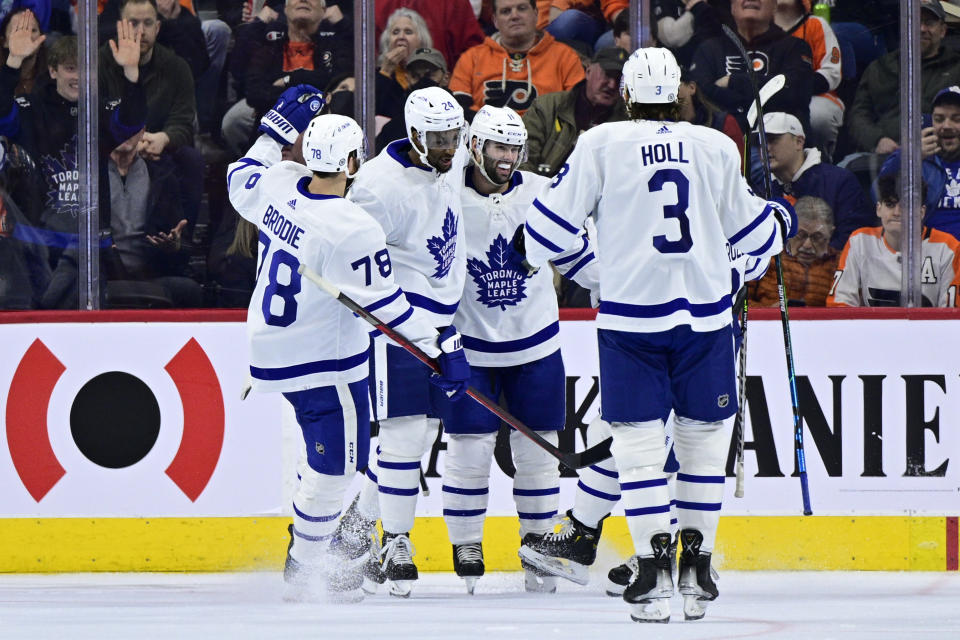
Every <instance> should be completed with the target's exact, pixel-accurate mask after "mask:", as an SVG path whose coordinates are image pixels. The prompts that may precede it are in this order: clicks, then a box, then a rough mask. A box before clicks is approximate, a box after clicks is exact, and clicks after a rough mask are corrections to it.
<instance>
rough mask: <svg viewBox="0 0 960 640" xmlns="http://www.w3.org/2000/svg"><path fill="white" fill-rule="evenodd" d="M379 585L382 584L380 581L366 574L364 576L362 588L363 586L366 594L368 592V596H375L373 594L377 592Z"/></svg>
mask: <svg viewBox="0 0 960 640" xmlns="http://www.w3.org/2000/svg"><path fill="white" fill-rule="evenodd" d="M379 586H380V583H379V582H377V581H376V580H371V579H370V578H368V577H366V576H364V577H363V584H362V585H361V586H360V588H361V589H362V590H363V592H364V593H365V594H367V595H368V596H373V595H376V593H377V588H378V587H379Z"/></svg>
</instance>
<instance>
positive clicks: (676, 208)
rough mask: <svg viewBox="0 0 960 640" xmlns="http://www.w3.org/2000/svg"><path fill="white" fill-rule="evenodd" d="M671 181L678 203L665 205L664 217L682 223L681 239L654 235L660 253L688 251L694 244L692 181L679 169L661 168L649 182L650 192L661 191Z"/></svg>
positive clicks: (656, 247) (654, 243) (654, 244)
mask: <svg viewBox="0 0 960 640" xmlns="http://www.w3.org/2000/svg"><path fill="white" fill-rule="evenodd" d="M667 183H671V184H673V185H674V186H675V187H676V189H677V202H676V204H667V205H664V206H663V217H664V218H674V219H675V220H676V221H677V223H679V225H680V239H679V240H667V236H666V235H659V236H653V246H654V248H655V249H656V250H657V251H659V252H660V253H686V252H687V251H690V247H692V246H693V238H691V237H690V219H689V218H687V207H688V206H690V181H689V180H687V176H685V175H683V172H682V171H680V170H679V169H660V170H658V171H657V172H656V173H654V174H653V176H652V177H651V178H650V181H649V182H647V188H648V189H649V190H650V193H654V192H656V191H661V190H662V189H663V185H665V184H667Z"/></svg>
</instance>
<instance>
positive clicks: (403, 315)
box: [387, 307, 413, 329]
mask: <svg viewBox="0 0 960 640" xmlns="http://www.w3.org/2000/svg"><path fill="white" fill-rule="evenodd" d="M412 315H413V307H407V310H406V311H404V312H403V313H401V314H400V315H399V316H397V317H396V318H394V319H393V320H391V321H390V322H388V323H387V326H388V327H390V328H391V329H396V328H397V327H399V326H400V325H402V324H403V323H404V322H406V321H407V320H409V319H410V316H412Z"/></svg>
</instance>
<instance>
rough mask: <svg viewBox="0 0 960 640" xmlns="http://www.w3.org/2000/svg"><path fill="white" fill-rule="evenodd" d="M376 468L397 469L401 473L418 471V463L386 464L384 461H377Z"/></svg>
mask: <svg viewBox="0 0 960 640" xmlns="http://www.w3.org/2000/svg"><path fill="white" fill-rule="evenodd" d="M377 466H378V467H380V468H381V469H397V470H401V471H403V470H407V471H409V470H411V469H419V468H420V461H419V460H417V461H415V462H387V461H385V460H377Z"/></svg>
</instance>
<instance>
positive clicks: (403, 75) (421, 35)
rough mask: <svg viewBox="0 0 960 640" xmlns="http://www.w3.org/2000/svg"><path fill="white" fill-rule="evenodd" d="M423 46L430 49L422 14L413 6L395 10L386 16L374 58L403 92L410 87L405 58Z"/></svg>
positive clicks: (381, 72) (428, 32)
mask: <svg viewBox="0 0 960 640" xmlns="http://www.w3.org/2000/svg"><path fill="white" fill-rule="evenodd" d="M424 47H427V48H432V47H433V38H432V37H431V35H430V31H429V30H428V29H427V23H426V22H424V20H423V17H422V16H421V15H420V14H419V13H417V12H416V11H414V10H413V9H404V8H400V9H397V10H396V11H394V12H393V13H391V14H390V17H389V18H387V25H386V27H384V29H383V33H381V34H380V57H379V58H378V59H377V67H378V70H379V71H380V74H381V75H383V76H386V77H387V78H390V79H391V80H393V81H394V82H396V84H398V85H399V86H400V88H401V89H403V90H404V91H405V90H406V89H407V88H408V87H409V86H410V81H409V80H408V79H407V58H409V57H410V56H412V55H413V52H414V51H416V50H417V49H422V48H424ZM401 108H402V105H401Z"/></svg>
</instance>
